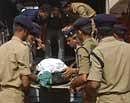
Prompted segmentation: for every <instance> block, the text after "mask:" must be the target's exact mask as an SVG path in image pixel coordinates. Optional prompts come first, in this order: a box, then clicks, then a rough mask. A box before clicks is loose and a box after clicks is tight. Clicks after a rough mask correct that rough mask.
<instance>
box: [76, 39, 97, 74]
mask: <svg viewBox="0 0 130 103" xmlns="http://www.w3.org/2000/svg"><path fill="white" fill-rule="evenodd" d="M96 45H97V43H96V41H95V40H94V39H93V38H89V39H86V40H85V41H84V42H83V44H82V46H83V47H84V48H85V49H86V50H87V51H88V52H87V51H86V50H85V49H84V48H79V50H78V52H77V55H78V61H79V73H80V74H83V73H85V74H88V72H89V66H90V58H89V55H90V53H91V51H92V50H93V49H94V48H95V47H96Z"/></svg>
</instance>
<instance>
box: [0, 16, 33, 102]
mask: <svg viewBox="0 0 130 103" xmlns="http://www.w3.org/2000/svg"><path fill="white" fill-rule="evenodd" d="M31 30H32V22H31V20H30V19H28V18H27V17H25V16H17V17H16V18H15V20H14V36H13V37H12V39H11V40H10V41H8V42H7V43H5V44H3V45H2V46H1V47H0V57H1V59H0V65H1V69H0V103H8V102H10V103H24V98H25V99H26V94H27V93H28V88H29V84H30V78H29V75H30V74H31V72H30V68H29V49H28V47H27V46H26V45H25V44H24V43H23V41H24V40H26V38H27V36H28V33H29V32H30V31H31ZM23 92H24V93H25V96H24V93H23Z"/></svg>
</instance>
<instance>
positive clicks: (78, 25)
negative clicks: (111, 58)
mask: <svg viewBox="0 0 130 103" xmlns="http://www.w3.org/2000/svg"><path fill="white" fill-rule="evenodd" d="M73 27H74V28H75V29H76V31H77V33H76V34H75V35H76V37H77V38H78V39H79V41H80V42H81V46H80V47H78V48H77V49H76V55H77V56H76V57H77V58H76V59H77V64H78V69H79V75H80V76H78V77H76V79H74V80H73V81H72V88H76V87H80V86H82V85H84V83H85V82H86V81H87V75H88V73H89V68H90V60H89V59H90V58H89V55H90V53H91V52H92V50H93V49H94V48H95V47H96V45H97V42H96V41H95V40H94V39H93V38H92V36H91V33H92V32H93V30H92V21H91V20H90V19H88V18H79V19H78V20H76V21H75V22H74V23H73ZM64 75H65V76H70V75H72V74H71V68H69V69H68V70H66V72H65V73H64ZM85 97H86V95H85V96H84V103H86V100H85Z"/></svg>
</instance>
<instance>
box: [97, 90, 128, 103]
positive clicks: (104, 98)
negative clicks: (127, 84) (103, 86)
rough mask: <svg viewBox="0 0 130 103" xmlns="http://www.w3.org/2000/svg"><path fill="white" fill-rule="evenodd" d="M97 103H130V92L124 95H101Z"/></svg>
mask: <svg viewBox="0 0 130 103" xmlns="http://www.w3.org/2000/svg"><path fill="white" fill-rule="evenodd" d="M96 103H130V92H128V93H124V94H109V95H101V96H99V97H98V98H97V102H96Z"/></svg>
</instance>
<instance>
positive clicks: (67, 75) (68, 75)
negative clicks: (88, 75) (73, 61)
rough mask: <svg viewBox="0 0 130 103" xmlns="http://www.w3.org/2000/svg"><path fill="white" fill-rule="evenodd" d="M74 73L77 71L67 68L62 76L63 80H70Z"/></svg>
mask: <svg viewBox="0 0 130 103" xmlns="http://www.w3.org/2000/svg"><path fill="white" fill-rule="evenodd" d="M76 71H77V70H76V69H74V68H70V67H69V68H66V70H65V72H64V74H63V75H64V77H65V78H71V77H72V75H73V74H75V73H76Z"/></svg>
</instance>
